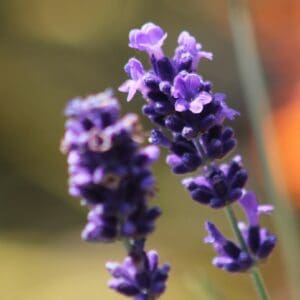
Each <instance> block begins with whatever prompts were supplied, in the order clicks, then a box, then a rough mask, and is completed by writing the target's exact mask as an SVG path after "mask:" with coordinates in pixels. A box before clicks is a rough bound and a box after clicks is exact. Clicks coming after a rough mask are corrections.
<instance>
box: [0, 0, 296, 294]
mask: <svg viewBox="0 0 300 300" xmlns="http://www.w3.org/2000/svg"><path fill="white" fill-rule="evenodd" d="M227 9H228V8H227V4H226V1H222V0H210V1H206V0H190V1H185V2H184V5H182V2H181V1H179V0H173V1H169V0H161V1H140V0H106V1H104V0H85V1H80V0H72V1H71V0H63V1H62V0H26V1H21V0H2V1H0V65H1V70H2V72H1V73H0V80H1V84H0V99H1V109H0V124H1V125H0V137H1V147H0V261H1V264H0V269H1V271H0V299H3V300H19V299H23V300H69V299H70V300H71V299H72V300H79V299H90V300H92V299H107V300H109V299H123V298H122V297H120V296H118V295H116V294H115V293H114V292H113V291H110V290H109V289H108V288H106V281H107V280H108V278H109V276H108V274H107V273H106V270H105V268H104V263H105V261H107V260H117V261H120V260H122V259H123V257H124V255H125V251H124V249H123V248H122V245H121V244H114V245H99V244H87V243H84V242H82V241H81V239H80V231H81V229H82V227H83V225H84V223H85V218H86V216H85V215H86V210H85V209H84V208H81V207H80V205H79V201H77V199H71V198H70V197H69V196H68V194H67V168H66V162H65V157H63V155H62V154H61V153H60V152H59V143H60V139H61V137H62V135H63V128H64V117H63V108H64V106H65V104H66V102H67V100H69V99H71V98H73V97H75V96H78V95H81V96H85V95H87V94H89V93H95V92H99V91H102V90H104V89H105V88H107V87H113V88H115V89H116V88H117V87H118V86H119V85H120V84H121V83H122V82H123V81H124V80H125V77H126V76H125V74H124V71H123V66H124V64H125V63H126V61H127V59H128V58H129V57H131V56H133V55H135V52H134V51H133V50H130V49H129V48H128V46H127V44H128V31H129V30H130V29H132V28H135V27H140V26H141V25H142V24H143V23H145V22H147V21H153V22H155V23H157V24H159V25H160V26H161V27H163V28H164V29H165V30H166V31H167V32H168V33H169V37H168V42H167V45H166V52H167V53H169V54H171V53H172V51H173V50H172V49H173V48H174V47H175V44H176V39H177V35H178V34H179V33H180V31H182V30H183V29H185V30H188V31H189V32H190V33H191V34H193V35H195V36H196V37H197V39H198V40H199V41H200V42H201V43H202V45H203V47H204V50H206V51H212V52H213V53H214V57H215V58H214V60H213V61H212V62H206V61H205V62H203V63H202V64H201V70H200V72H201V74H202V75H203V76H204V78H205V79H208V80H211V81H213V82H214V90H215V91H219V92H225V93H226V94H227V95H228V102H229V104H230V105H231V106H232V107H234V108H235V109H237V110H240V111H241V117H240V118H238V120H237V121H235V122H234V123H233V127H234V128H235V130H236V131H237V135H238V138H239V141H240V145H239V152H241V153H243V155H244V156H245V164H246V165H247V166H248V167H249V173H250V178H251V179H250V182H249V188H252V189H256V190H257V191H258V193H259V194H260V200H261V201H262V202H264V201H269V200H268V199H266V196H265V195H264V193H263V190H264V188H263V180H262V178H261V170H260V166H259V162H258V158H257V154H256V145H255V142H254V138H253V135H252V131H251V129H250V125H249V116H248V115H247V113H246V110H245V104H244V94H243V91H242V89H241V84H240V80H239V76H238V72H237V65H236V58H235V55H234V51H233V46H232V38H231V33H230V27H229V21H228V12H227ZM251 14H252V16H253V21H254V25H255V33H256V37H257V40H258V45H259V51H260V53H261V55H262V61H263V66H264V72H265V76H266V79H267V83H268V88H269V92H270V94H271V96H272V97H271V99H272V110H273V117H274V119H275V128H276V133H277V139H278V141H279V148H278V151H279V156H280V163H281V165H282V170H276V168H274V169H275V172H280V173H281V174H282V175H283V180H284V182H285V184H286V186H287V189H288V193H289V196H290V197H289V198H290V199H292V202H291V203H292V205H293V208H294V210H295V212H296V213H298V211H299V208H300V184H299V173H300V156H299V153H300V139H299V132H300V118H299V114H300V79H299V77H300V76H299V74H300V60H299V58H298V55H299V52H300V21H299V20H300V2H299V1H298V0H272V1H270V0H253V1H251ZM245 59H247V57H245ZM116 94H117V96H118V97H119V98H120V100H121V101H122V102H123V104H124V105H123V111H124V112H125V111H136V112H139V109H140V107H141V103H142V102H141V100H140V99H136V100H135V101H132V102H130V104H127V103H126V101H125V96H124V95H121V94H119V93H118V92H116ZM268 122H269V117H268V116H266V118H265V124H264V126H265V129H266V135H265V139H266V141H267V143H268V144H269V145H272V137H271V136H270V134H268V127H269V124H268ZM144 126H145V129H146V130H148V129H149V128H150V124H149V123H147V122H146V121H145V123H144ZM268 149H269V153H268V154H269V156H270V158H271V161H272V157H273V156H272V155H273V154H272V146H270V147H269V148H268ZM163 156H164V154H163V155H162V158H161V160H160V163H159V164H157V166H156V167H155V170H154V171H155V174H156V175H157V177H158V190H159V192H158V194H157V197H156V199H155V200H154V202H155V203H157V204H159V205H160V206H161V207H162V209H163V211H164V214H163V216H162V217H161V218H160V220H159V221H158V224H157V230H156V232H155V233H154V234H153V235H152V236H151V237H150V240H149V243H148V247H149V248H152V247H153V248H156V249H157V250H158V251H159V252H160V254H161V257H162V260H163V261H169V262H170V263H171V264H172V272H171V277H170V280H169V284H168V290H167V292H166V294H165V295H164V297H163V298H164V299H166V300H171V299H172V300H177V299H191V300H193V299H209V294H210V293H211V292H212V291H213V293H215V294H216V295H217V296H216V299H243V300H244V299H245V300H248V299H249V300H250V299H254V298H255V294H254V290H253V288H252V286H251V282H250V280H249V278H248V276H247V275H242V276H235V275H230V274H226V273H224V272H222V271H220V270H216V269H214V268H213V267H212V266H211V263H210V261H211V258H212V256H213V254H214V253H213V250H212V249H211V247H209V246H205V245H203V243H202V239H203V237H204V235H205V233H204V230H203V221H204V220H205V219H211V220H214V221H215V222H216V223H217V224H219V225H220V226H222V227H223V228H224V231H225V233H228V234H231V233H230V228H229V226H227V223H226V220H225V218H224V216H223V214H222V213H220V212H218V211H217V212H212V211H211V210H209V209H207V208H205V207H202V206H199V205H197V204H196V203H194V202H193V201H191V200H190V199H189V198H188V195H187V193H186V192H185V191H184V189H183V188H182V186H181V185H180V177H176V176H173V175H171V173H170V171H169V169H168V167H167V166H165V164H164V158H163ZM274 165H275V164H274ZM282 201H284V200H282ZM298 216H299V214H298ZM266 219H267V220H264V221H266V222H269V223H267V224H268V226H270V228H272V224H271V221H270V220H268V218H266ZM299 233H300V230H299ZM286 234H289V233H288V232H287V233H286ZM280 254H281V253H280V249H279V248H277V249H276V251H275V252H274V254H273V255H272V257H271V258H270V260H269V261H268V263H267V264H265V265H263V267H262V272H263V273H264V275H265V278H266V283H267V285H268V287H269V289H270V290H271V296H272V299H278V300H279V299H287V297H288V291H287V285H286V284H287V282H286V277H285V273H284V272H282V268H283V266H282V262H281V260H280ZM199 295H201V297H199Z"/></svg>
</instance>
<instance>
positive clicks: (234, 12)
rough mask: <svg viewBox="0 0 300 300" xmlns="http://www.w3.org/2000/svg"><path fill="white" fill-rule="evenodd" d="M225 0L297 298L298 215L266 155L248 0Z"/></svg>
mask: <svg viewBox="0 0 300 300" xmlns="http://www.w3.org/2000/svg"><path fill="white" fill-rule="evenodd" d="M228 3H229V15H230V16H229V20H230V25H231V31H232V38H233V45H234V48H235V53H236V58H237V62H238V68H239V72H240V78H241V84H242V86H243V90H244V92H245V98H246V105H247V109H248V111H249V116H250V121H251V125H252V128H253V133H254V135H255V139H256V144H257V149H258V154H259V159H260V163H261V166H262V172H263V178H264V180H265V184H264V187H265V193H266V195H267V199H268V201H272V202H273V203H274V205H275V206H276V211H275V214H274V221H275V226H276V231H277V233H278V236H279V240H280V245H281V248H282V254H283V259H284V263H285V266H286V269H287V273H288V280H287V282H288V283H289V284H290V286H291V294H292V299H295V300H296V299H300V285H299V278H300V267H299V266H300V261H299V259H300V256H299V253H298V251H299V249H300V235H299V234H298V233H297V219H296V215H295V213H294V212H293V210H292V208H291V207H290V203H291V202H290V201H288V200H287V199H284V198H286V195H285V193H284V192H283V190H284V189H282V190H281V192H279V190H278V188H277V187H276V184H275V183H274V179H273V178H272V174H271V170H270V166H269V163H268V159H267V155H266V146H265V142H264V134H263V132H264V130H263V120H264V119H265V118H266V117H267V116H268V117H271V114H270V112H271V110H270V99H269V96H268V92H267V89H266V84H265V82H264V77H263V71H262V66H261V63H260V58H259V54H258V51H257V46H256V41H255V35H254V32H253V25H252V23H251V17H250V14H249V9H248V3H247V1H245V0H228ZM269 134H270V135H271V136H272V138H273V137H275V135H274V129H273V128H272V129H271V131H270V133H269ZM272 150H273V152H275V151H276V149H272ZM278 161H279V160H278ZM278 175H280V170H278ZM281 182H284V180H281ZM282 194H284V196H283V195H282ZM284 200H286V201H284Z"/></svg>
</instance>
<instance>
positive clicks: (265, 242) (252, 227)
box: [239, 192, 277, 260]
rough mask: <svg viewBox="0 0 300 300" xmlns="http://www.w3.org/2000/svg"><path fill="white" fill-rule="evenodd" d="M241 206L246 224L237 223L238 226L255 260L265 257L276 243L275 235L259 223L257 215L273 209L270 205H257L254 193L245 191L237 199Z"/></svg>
mask: <svg viewBox="0 0 300 300" xmlns="http://www.w3.org/2000/svg"><path fill="white" fill-rule="evenodd" d="M239 203H240V205H241V207H242V208H243V210H244V212H245V214H246V216H247V219H248V224H247V225H246V224H245V223H243V222H240V223H239V228H240V230H241V232H242V234H243V236H244V240H245V241H246V242H247V245H248V247H249V249H250V251H251V253H252V254H253V255H254V256H255V259H256V260H261V259H265V258H267V257H268V256H269V255H270V253H271V252H272V250H273V248H274V247H275V244H276V240H277V238H276V236H275V235H273V234H270V233H269V232H268V231H267V229H265V228H261V227H260V225H259V215H260V214H269V213H271V212H272V210H273V206H272V205H258V203H257V199H256V195H255V193H253V192H247V193H245V194H244V196H243V197H242V198H241V199H240V200H239Z"/></svg>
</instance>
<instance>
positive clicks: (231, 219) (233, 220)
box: [225, 206, 248, 252]
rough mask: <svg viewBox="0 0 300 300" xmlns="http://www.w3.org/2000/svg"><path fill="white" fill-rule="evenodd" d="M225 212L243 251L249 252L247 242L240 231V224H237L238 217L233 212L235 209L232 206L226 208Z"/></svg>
mask: <svg viewBox="0 0 300 300" xmlns="http://www.w3.org/2000/svg"><path fill="white" fill-rule="evenodd" d="M225 212H226V216H227V219H228V221H229V223H230V225H231V228H232V230H233V232H234V234H235V237H236V238H237V240H238V241H239V243H240V245H241V247H242V249H243V250H244V251H246V252H248V249H247V245H246V243H245V240H244V238H243V236H242V234H241V231H240V229H239V228H238V223H237V219H236V216H235V213H234V211H233V208H232V207H231V206H226V208H225Z"/></svg>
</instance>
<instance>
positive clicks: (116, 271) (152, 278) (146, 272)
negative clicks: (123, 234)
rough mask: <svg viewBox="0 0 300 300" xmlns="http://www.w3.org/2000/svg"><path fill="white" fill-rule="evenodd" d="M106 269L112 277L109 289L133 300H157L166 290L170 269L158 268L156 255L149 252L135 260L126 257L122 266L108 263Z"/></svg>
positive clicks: (166, 267) (165, 267)
mask: <svg viewBox="0 0 300 300" xmlns="http://www.w3.org/2000/svg"><path fill="white" fill-rule="evenodd" d="M106 268H107V269H108V271H109V272H110V273H111V275H112V276H113V279H111V280H110V281H109V287H110V288H112V289H114V290H116V291H118V292H119V293H121V294H123V295H125V296H129V297H134V299H135V300H152V299H157V298H158V297H159V296H160V295H161V294H162V293H163V292H164V290H165V288H166V280H167V278H168V273H169V270H170V267H169V265H168V264H164V265H162V266H161V267H159V266H158V254H157V252H156V251H153V250H151V251H149V252H148V253H145V252H144V254H143V255H142V257H140V258H138V259H135V258H133V257H131V256H129V257H127V258H126V259H125V260H124V262H123V263H122V264H118V263H115V262H108V263H107V264H106Z"/></svg>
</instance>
